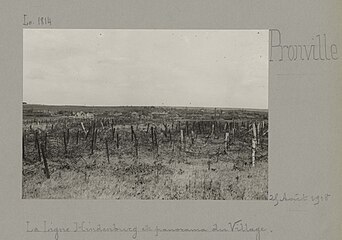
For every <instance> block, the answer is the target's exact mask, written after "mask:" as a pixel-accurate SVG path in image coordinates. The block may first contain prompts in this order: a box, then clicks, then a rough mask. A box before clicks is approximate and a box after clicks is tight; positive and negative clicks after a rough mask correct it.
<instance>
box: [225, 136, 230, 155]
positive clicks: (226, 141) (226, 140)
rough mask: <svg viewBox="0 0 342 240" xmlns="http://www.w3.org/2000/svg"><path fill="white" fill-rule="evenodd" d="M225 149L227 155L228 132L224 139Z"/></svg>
mask: <svg viewBox="0 0 342 240" xmlns="http://www.w3.org/2000/svg"><path fill="white" fill-rule="evenodd" d="M224 147H225V150H226V153H227V154H228V148H229V132H226V136H225V138H224Z"/></svg>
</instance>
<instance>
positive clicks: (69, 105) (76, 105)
mask: <svg viewBox="0 0 342 240" xmlns="http://www.w3.org/2000/svg"><path fill="white" fill-rule="evenodd" d="M24 102H25V101H23V105H41V106H65V107H166V108H176V107H178V108H230V109H257V110H268V108H258V107H255V108H253V107H220V106H184V105H174V106H171V105H86V104H45V103H28V102H25V104H24Z"/></svg>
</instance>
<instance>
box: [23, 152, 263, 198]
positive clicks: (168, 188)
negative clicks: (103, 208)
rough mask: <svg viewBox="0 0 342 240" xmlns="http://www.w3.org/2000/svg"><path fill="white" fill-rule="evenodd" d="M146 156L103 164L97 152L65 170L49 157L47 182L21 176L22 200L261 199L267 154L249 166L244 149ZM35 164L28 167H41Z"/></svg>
mask: <svg viewBox="0 0 342 240" xmlns="http://www.w3.org/2000/svg"><path fill="white" fill-rule="evenodd" d="M264 151H266V152H267V149H265V150H264ZM152 155H153V154H152V152H144V153H141V154H140V156H139V158H138V159H137V158H135V157H132V156H131V155H124V154H120V155H114V156H111V157H110V162H109V163H108V161H107V158H106V157H104V156H103V154H100V153H95V154H94V155H91V156H86V157H82V160H78V161H75V162H74V164H73V165H65V166H63V165H61V164H60V162H61V161H65V159H64V160H63V159H53V160H51V161H50V169H51V178H50V179H46V177H45V175H44V172H43V170H39V171H32V172H31V173H27V174H25V175H24V176H23V198H38V199H48V198H50V199H160V200H162V199H170V200H172V199H222V200H223V199H227V200H229V199H236V200H242V199H243V200H258V199H267V195H268V193H267V189H268V186H267V181H268V180H267V176H268V175H267V172H268V169H267V168H268V163H267V156H266V157H259V159H257V162H256V165H255V167H252V166H251V165H250V164H249V159H250V153H249V151H247V152H242V153H241V152H238V151H231V152H228V154H221V155H219V156H215V157H209V158H208V157H200V156H191V154H189V153H185V152H177V153H174V154H163V149H161V150H160V153H159V155H155V156H154V157H152ZM95 159H96V161H94V160H95ZM246 160H247V161H246ZM208 163H209V164H208ZM40 165H41V164H40ZM40 165H39V163H37V164H36V166H31V167H33V168H35V169H41V167H40ZM209 165H210V166H209ZM70 166H71V167H70Z"/></svg>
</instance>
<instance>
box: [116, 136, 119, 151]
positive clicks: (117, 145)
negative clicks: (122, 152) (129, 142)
mask: <svg viewBox="0 0 342 240" xmlns="http://www.w3.org/2000/svg"><path fill="white" fill-rule="evenodd" d="M116 148H117V149H119V133H116Z"/></svg>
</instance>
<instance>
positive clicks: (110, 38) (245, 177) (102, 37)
mask: <svg viewBox="0 0 342 240" xmlns="http://www.w3.org/2000/svg"><path fill="white" fill-rule="evenodd" d="M268 44H269V31H268V30H262V29H260V30H258V29H251V30H193V29H188V30H185V29H184V30H165V29H163V30H159V29H24V30H23V102H22V112H23V119H22V198H23V199H109V200H116V199H120V200H267V199H268V130H269V122H268V81H269V80H268V70H269V69H268V68H269V66H268V64H269V56H268V47H269V45H268Z"/></svg>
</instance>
